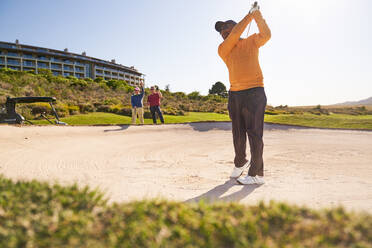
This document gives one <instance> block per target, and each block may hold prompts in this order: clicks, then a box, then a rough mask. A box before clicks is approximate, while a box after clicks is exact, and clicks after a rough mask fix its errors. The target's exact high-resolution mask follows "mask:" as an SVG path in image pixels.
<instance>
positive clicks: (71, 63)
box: [63, 60, 74, 65]
mask: <svg viewBox="0 0 372 248" xmlns="http://www.w3.org/2000/svg"><path fill="white" fill-rule="evenodd" d="M63 63H65V64H69V65H73V64H74V63H73V62H72V61H70V60H64V61H63Z"/></svg>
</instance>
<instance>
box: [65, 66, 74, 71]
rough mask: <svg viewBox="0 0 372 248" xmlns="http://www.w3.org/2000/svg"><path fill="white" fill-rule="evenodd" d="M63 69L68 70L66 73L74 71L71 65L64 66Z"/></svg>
mask: <svg viewBox="0 0 372 248" xmlns="http://www.w3.org/2000/svg"><path fill="white" fill-rule="evenodd" d="M63 69H64V70H66V71H73V70H74V69H73V68H72V66H69V65H64V66H63Z"/></svg>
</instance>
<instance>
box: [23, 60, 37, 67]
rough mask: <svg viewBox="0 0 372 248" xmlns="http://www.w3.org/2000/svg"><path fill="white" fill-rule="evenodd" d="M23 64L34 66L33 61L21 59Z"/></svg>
mask: <svg viewBox="0 0 372 248" xmlns="http://www.w3.org/2000/svg"><path fill="white" fill-rule="evenodd" d="M23 65H24V66H31V67H33V66H35V62H33V61H23Z"/></svg>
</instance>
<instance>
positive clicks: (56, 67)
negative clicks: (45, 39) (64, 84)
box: [51, 64, 62, 70]
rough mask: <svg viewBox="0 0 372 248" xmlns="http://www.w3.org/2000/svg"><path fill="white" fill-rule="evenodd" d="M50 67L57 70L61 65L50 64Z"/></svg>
mask: <svg viewBox="0 0 372 248" xmlns="http://www.w3.org/2000/svg"><path fill="white" fill-rule="evenodd" d="M51 67H52V69H57V70H60V69H62V65H59V64H52V66H51Z"/></svg>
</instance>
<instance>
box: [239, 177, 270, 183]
mask: <svg viewBox="0 0 372 248" xmlns="http://www.w3.org/2000/svg"><path fill="white" fill-rule="evenodd" d="M237 181H238V183H240V184H243V185H253V184H257V185H262V184H264V183H265V180H264V179H263V177H259V176H255V177H251V176H246V177H240V178H238V180H237Z"/></svg>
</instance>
